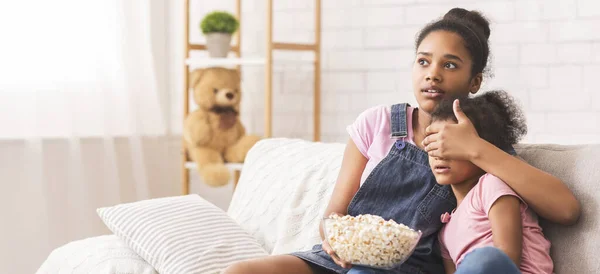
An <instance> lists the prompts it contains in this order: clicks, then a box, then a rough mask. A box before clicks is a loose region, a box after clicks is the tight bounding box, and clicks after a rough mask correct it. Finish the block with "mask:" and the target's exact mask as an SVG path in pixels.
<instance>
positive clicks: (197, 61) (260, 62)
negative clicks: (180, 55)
mask: <svg viewBox="0 0 600 274" xmlns="http://www.w3.org/2000/svg"><path fill="white" fill-rule="evenodd" d="M272 62H273V63H274V64H312V63H314V62H315V61H314V60H301V59H273V60H272ZM185 63H186V64H187V65H188V66H191V67H213V66H242V65H248V66H264V65H265V64H267V59H266V58H262V57H243V58H236V57H228V58H207V57H201V58H194V57H192V58H188V59H186V60H185Z"/></svg>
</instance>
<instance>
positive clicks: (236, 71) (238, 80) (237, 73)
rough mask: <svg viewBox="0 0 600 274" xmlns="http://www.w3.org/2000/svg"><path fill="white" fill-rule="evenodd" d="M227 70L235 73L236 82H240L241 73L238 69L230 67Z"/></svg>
mask: <svg viewBox="0 0 600 274" xmlns="http://www.w3.org/2000/svg"><path fill="white" fill-rule="evenodd" d="M229 71H231V72H232V73H233V75H235V77H236V82H240V81H241V80H242V75H240V71H238V70H237V69H230V70H229Z"/></svg>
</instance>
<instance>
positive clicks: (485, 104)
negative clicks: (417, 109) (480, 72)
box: [431, 90, 527, 150]
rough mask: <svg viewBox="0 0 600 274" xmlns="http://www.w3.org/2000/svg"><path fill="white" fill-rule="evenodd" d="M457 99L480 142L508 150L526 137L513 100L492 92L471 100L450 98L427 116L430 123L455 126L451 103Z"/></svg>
mask: <svg viewBox="0 0 600 274" xmlns="http://www.w3.org/2000/svg"><path fill="white" fill-rule="evenodd" d="M455 99H459V102H460V107H461V109H462V111H463V112H464V113H465V115H467V117H469V120H471V122H472V123H473V125H474V126H475V129H476V130H477V134H479V137H481V138H482V139H484V140H486V141H488V142H490V143H491V144H493V145H495V146H496V147H499V148H500V149H503V150H506V149H509V148H510V147H511V146H512V145H514V144H516V143H518V142H519V141H520V140H521V138H522V137H523V136H525V135H526V134H527V123H526V119H525V115H524V114H523V112H522V111H521V108H520V107H519V106H518V104H517V103H516V102H515V100H514V99H513V98H512V97H511V96H510V95H509V94H508V93H506V92H505V91H501V90H494V91H488V92H485V93H483V94H481V95H479V96H475V97H453V98H447V99H444V100H442V101H441V102H440V104H439V105H438V106H437V108H436V109H435V110H434V112H433V113H432V114H431V116H432V122H434V121H440V120H444V121H445V120H449V119H452V120H453V121H455V122H457V120H456V117H455V116H454V111H453V109H452V103H453V102H454V100H455Z"/></svg>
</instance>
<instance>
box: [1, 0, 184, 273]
mask: <svg viewBox="0 0 600 274" xmlns="http://www.w3.org/2000/svg"><path fill="white" fill-rule="evenodd" d="M149 3H150V2H149V1H133V0H132V1H128V0H127V1H124V0H54V1H47V0H33V1H32V0H29V1H27V0H19V1H16V0H15V1H1V2H0V37H1V39H0V179H1V181H0V183H1V186H0V206H1V207H0V217H1V220H2V224H1V225H0V248H1V250H0V273H34V272H35V270H36V269H37V267H39V266H40V264H41V263H42V261H43V260H44V259H45V258H46V256H47V255H48V254H49V252H50V251H51V250H52V249H53V248H56V247H57V246H59V245H62V244H64V243H66V242H68V241H72V240H76V239H81V238H85V237H88V236H94V235H98V234H103V233H107V232H108V231H107V230H106V228H104V227H103V225H102V223H101V222H100V220H99V219H98V217H97V215H96V212H95V209H96V208H97V207H100V206H108V205H113V204H117V203H121V202H126V201H131V200H140V199H145V198H149V197H150V196H151V193H150V192H151V190H150V188H151V187H150V186H149V181H153V180H154V181H157V180H158V181H161V180H168V178H166V175H164V174H162V172H161V171H160V168H162V167H164V166H165V165H168V166H173V163H172V161H170V160H172V159H169V157H167V156H166V154H167V153H168V147H167V144H165V143H164V142H162V141H163V139H161V138H160V137H161V136H165V135H166V131H167V130H166V128H165V117H166V112H165V111H164V110H163V109H162V107H161V106H164V105H162V104H161V102H160V101H159V98H160V94H159V90H158V88H157V83H156V79H157V77H156V75H155V74H156V72H155V61H154V59H153V55H152V50H151V31H150V19H151V18H150V7H149V5H150V4H149ZM151 156H156V157H151ZM149 159H150V160H149ZM157 159H158V160H157ZM161 176H162V177H161ZM157 177H158V178H157ZM170 181H172V180H170ZM175 183H176V182H175Z"/></svg>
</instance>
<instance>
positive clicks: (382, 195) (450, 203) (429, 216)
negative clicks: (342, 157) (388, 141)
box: [291, 104, 456, 274]
mask: <svg viewBox="0 0 600 274" xmlns="http://www.w3.org/2000/svg"><path fill="white" fill-rule="evenodd" d="M407 106H409V105H408V104H397V105H393V106H392V111H391V119H390V120H391V130H392V132H391V138H395V139H398V140H397V141H396V143H395V144H394V145H393V146H392V148H391V150H390V152H389V153H388V155H387V156H386V157H385V158H384V159H383V160H382V161H381V162H380V163H379V164H378V165H377V166H376V167H375V168H374V169H373V171H372V172H371V173H370V175H369V176H368V177H367V179H366V180H365V182H364V183H363V185H362V186H361V187H360V189H359V190H358V192H357V193H356V194H355V195H354V198H353V199H352V201H351V202H350V204H349V205H348V214H349V215H352V216H356V215H359V214H374V215H379V216H381V217H383V218H384V219H386V220H388V219H393V220H394V221H396V222H397V223H403V224H405V225H407V226H409V227H411V228H414V229H417V230H421V232H422V233H423V235H422V238H421V240H420V241H419V243H418V245H417V247H416V249H415V251H414V253H413V254H412V255H411V257H410V258H409V259H408V260H407V261H406V262H405V263H404V264H402V265H401V266H399V267H397V268H396V269H393V270H389V271H377V272H378V273H406V274H409V273H410V274H420V273H433V274H437V273H444V268H443V264H442V258H441V255H440V252H439V244H438V240H437V234H438V231H439V230H440V228H441V227H442V222H441V220H440V216H441V215H442V214H443V213H445V212H451V211H452V209H454V208H455V207H456V199H455V198H454V195H453V194H452V189H451V188H450V186H442V185H439V184H437V183H436V180H435V177H434V176H433V173H432V172H431V168H430V167H429V161H428V156H427V153H426V152H425V151H423V150H421V149H420V148H418V147H416V146H414V145H412V144H410V143H408V142H406V141H405V140H404V139H405V138H406V137H407V136H408V129H407V120H406V118H407V115H406V110H407ZM291 255H294V256H297V257H299V258H302V259H303V260H305V261H307V262H309V264H310V265H311V266H312V267H313V269H315V271H317V270H323V272H328V271H327V270H329V272H332V273H346V272H348V271H349V270H348V269H344V268H342V267H340V266H338V265H337V264H335V263H334V262H333V260H332V259H331V257H330V256H329V255H328V254H327V253H325V251H323V249H322V246H321V245H320V244H319V245H315V246H314V247H313V249H312V250H311V251H303V252H296V253H292V254H291ZM311 263H312V264H311ZM315 265H316V266H315ZM317 266H320V267H317Z"/></svg>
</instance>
